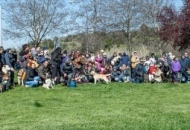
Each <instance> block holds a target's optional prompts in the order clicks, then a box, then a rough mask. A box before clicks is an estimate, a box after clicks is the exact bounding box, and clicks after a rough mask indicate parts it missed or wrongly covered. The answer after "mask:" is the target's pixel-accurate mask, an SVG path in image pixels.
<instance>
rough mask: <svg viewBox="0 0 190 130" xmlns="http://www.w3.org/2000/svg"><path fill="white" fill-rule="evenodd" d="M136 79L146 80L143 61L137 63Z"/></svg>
mask: <svg viewBox="0 0 190 130" xmlns="http://www.w3.org/2000/svg"><path fill="white" fill-rule="evenodd" d="M135 79H138V80H140V81H144V66H143V64H141V63H139V64H137V65H136V67H135Z"/></svg>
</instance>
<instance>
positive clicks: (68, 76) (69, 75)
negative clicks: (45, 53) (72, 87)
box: [60, 60, 76, 87]
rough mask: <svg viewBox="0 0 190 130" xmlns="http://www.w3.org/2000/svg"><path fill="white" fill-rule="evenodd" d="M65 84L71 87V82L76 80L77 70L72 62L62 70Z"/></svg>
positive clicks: (66, 64)
mask: <svg viewBox="0 0 190 130" xmlns="http://www.w3.org/2000/svg"><path fill="white" fill-rule="evenodd" d="M60 71H61V75H62V76H63V79H64V82H65V84H67V86H68V87H69V83H70V81H71V80H73V79H74V78H75V72H76V71H75V68H74V66H73V63H72V61H71V60H68V61H66V62H65V63H64V64H63V65H62V66H61V68H60Z"/></svg>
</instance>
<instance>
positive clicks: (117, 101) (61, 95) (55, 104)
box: [0, 83, 190, 130]
mask: <svg viewBox="0 0 190 130" xmlns="http://www.w3.org/2000/svg"><path fill="white" fill-rule="evenodd" d="M0 100H1V101H0V108H1V109H0V129H1V130H3V129H27V130H38V129H39V130H42V129H44V130H49V129H50V130H63V129H67V130H68V129H72V130H73V129H76V130H80V129H85V130H86V129H87V130H88V129H89V130H92V129H97V130H100V129H101V130H106V129H114V130H119V129H123V130H125V129H130V130H134V129H135V130H172V129H173V130H175V129H176V130H182V129H183V130H189V129H190V123H189V122H190V84H153V85H151V84H126V83H112V84H110V85H106V84H97V85H94V84H91V85H89V84H86V85H78V87H77V88H66V87H61V86H56V87H55V88H54V89H52V90H46V89H43V88H41V87H38V88H24V87H21V86H19V87H15V88H14V89H12V90H10V91H7V92H5V93H3V94H0Z"/></svg>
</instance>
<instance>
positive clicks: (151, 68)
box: [148, 65, 156, 74]
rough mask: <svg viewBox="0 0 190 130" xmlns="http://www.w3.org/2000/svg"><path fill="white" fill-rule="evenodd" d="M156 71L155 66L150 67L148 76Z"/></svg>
mask: <svg viewBox="0 0 190 130" xmlns="http://www.w3.org/2000/svg"><path fill="white" fill-rule="evenodd" d="M155 70H156V67H155V66H154V65H153V66H150V67H149V70H148V74H152V73H153V72H154V71H155Z"/></svg>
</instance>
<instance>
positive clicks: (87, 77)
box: [0, 44, 190, 91]
mask: <svg viewBox="0 0 190 130" xmlns="http://www.w3.org/2000/svg"><path fill="white" fill-rule="evenodd" d="M0 59H1V61H0V65H1V68H3V67H4V69H1V83H2V84H1V85H2V86H3V91H6V90H9V89H11V88H13V86H14V78H15V77H14V75H15V73H16V75H17V78H18V80H21V82H23V85H24V86H25V87H36V86H42V87H44V88H47V89H49V83H47V82H46V79H51V81H52V83H53V84H61V85H63V86H68V87H69V86H70V83H71V82H72V81H74V82H75V83H77V84H83V83H93V80H94V79H93V75H92V73H91V72H92V71H93V72H95V73H97V74H102V75H106V74H109V75H108V76H107V78H108V79H109V81H110V82H124V83H128V82H133V83H143V82H150V83H161V82H173V83H178V82H183V83H187V82H188V81H189V68H190V58H189V56H188V53H184V54H182V56H181V58H180V59H178V58H177V57H176V56H174V55H173V54H172V53H171V52H170V53H163V54H162V55H161V56H160V57H157V56H156V55H155V54H154V53H152V54H151V55H150V56H149V55H147V56H145V57H140V56H139V55H138V52H136V51H135V52H133V53H132V54H131V55H130V56H129V55H127V54H126V53H125V52H123V53H117V52H114V53H113V55H112V56H110V57H109V56H107V54H106V53H105V52H104V50H100V51H99V52H97V53H96V54H91V53H83V52H80V51H71V52H67V50H63V49H62V48H61V47H56V48H55V49H54V50H53V51H52V52H51V53H50V51H49V50H48V49H46V48H41V47H36V48H30V47H29V45H28V44H24V45H23V46H22V50H21V51H20V52H19V53H17V52H15V50H13V49H10V48H9V49H7V50H4V48H3V47H0ZM5 66H7V68H8V69H7V71H6V72H5V69H6V67H5ZM21 70H22V71H21ZM7 72H8V73H7ZM5 77H7V78H5ZM5 80H6V81H7V82H6V84H5V82H4V81H5ZM99 82H103V81H101V80H99ZM19 83H20V82H19ZM40 84H41V85H40Z"/></svg>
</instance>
